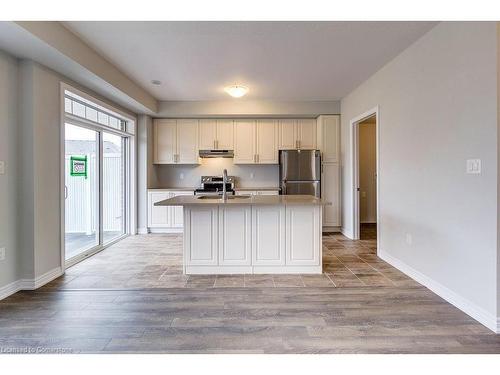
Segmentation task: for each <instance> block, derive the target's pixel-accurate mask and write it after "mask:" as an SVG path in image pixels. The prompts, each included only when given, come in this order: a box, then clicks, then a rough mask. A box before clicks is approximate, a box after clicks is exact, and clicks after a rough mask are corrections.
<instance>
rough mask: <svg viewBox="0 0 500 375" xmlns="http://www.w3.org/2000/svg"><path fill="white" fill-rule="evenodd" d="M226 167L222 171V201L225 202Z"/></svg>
mask: <svg viewBox="0 0 500 375" xmlns="http://www.w3.org/2000/svg"><path fill="white" fill-rule="evenodd" d="M226 184H227V169H224V172H222V201H223V202H226V201H227V187H226Z"/></svg>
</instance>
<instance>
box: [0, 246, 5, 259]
mask: <svg viewBox="0 0 500 375" xmlns="http://www.w3.org/2000/svg"><path fill="white" fill-rule="evenodd" d="M2 260H5V247H0V261H2Z"/></svg>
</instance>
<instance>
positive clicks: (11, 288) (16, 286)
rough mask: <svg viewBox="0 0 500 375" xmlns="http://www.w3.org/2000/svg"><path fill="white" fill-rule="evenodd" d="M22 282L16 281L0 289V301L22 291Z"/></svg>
mask: <svg viewBox="0 0 500 375" xmlns="http://www.w3.org/2000/svg"><path fill="white" fill-rule="evenodd" d="M21 289H22V288H21V280H17V281H14V282H12V283H10V284H7V285H5V286H3V287H1V288H0V300H2V299H4V298H7V297H8V296H10V295H12V294H14V293H17V292H19V291H20V290H21Z"/></svg>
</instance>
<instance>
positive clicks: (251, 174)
mask: <svg viewBox="0 0 500 375" xmlns="http://www.w3.org/2000/svg"><path fill="white" fill-rule="evenodd" d="M254 177H255V174H254V173H253V172H251V173H250V179H252V180H253V178H254Z"/></svg>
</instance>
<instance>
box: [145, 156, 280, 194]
mask: <svg viewBox="0 0 500 375" xmlns="http://www.w3.org/2000/svg"><path fill="white" fill-rule="evenodd" d="M224 168H225V169H227V173H228V174H229V175H231V176H236V177H237V179H236V187H250V188H251V187H278V178H279V177H278V176H279V167H278V165H276V164H275V165H235V164H234V163H233V159H223V158H214V159H201V164H200V165H154V166H153V168H152V169H153V170H154V172H156V173H155V175H156V179H157V182H156V183H155V184H154V185H153V186H149V187H148V188H150V189H161V188H184V187H193V188H194V187H198V186H199V185H200V177H201V176H212V175H213V176H216V175H222V171H223V170H224Z"/></svg>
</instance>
